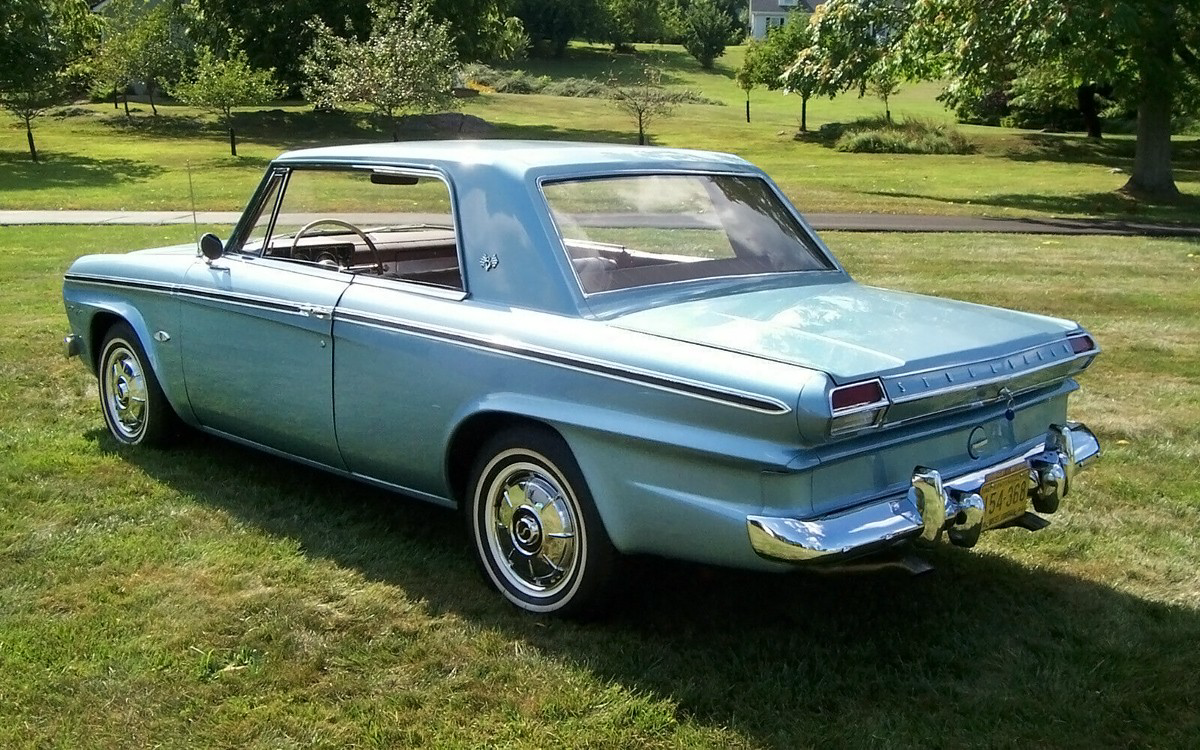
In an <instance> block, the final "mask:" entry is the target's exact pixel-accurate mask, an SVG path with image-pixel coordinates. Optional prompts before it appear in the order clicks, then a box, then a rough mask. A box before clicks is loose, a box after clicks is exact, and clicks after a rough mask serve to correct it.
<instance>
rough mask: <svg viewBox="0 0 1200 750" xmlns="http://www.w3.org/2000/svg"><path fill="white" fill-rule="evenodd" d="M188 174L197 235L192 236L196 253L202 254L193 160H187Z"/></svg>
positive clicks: (189, 193) (194, 227) (193, 228)
mask: <svg viewBox="0 0 1200 750" xmlns="http://www.w3.org/2000/svg"><path fill="white" fill-rule="evenodd" d="M186 163H187V175H188V197H190V198H191V199H192V230H193V231H194V232H195V236H194V237H193V238H192V239H194V240H195V241H196V254H197V255H199V254H200V222H199V221H198V220H197V219H196V189H195V188H193V187H192V160H191V159H188V160H187V162H186Z"/></svg>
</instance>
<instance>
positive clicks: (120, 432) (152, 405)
mask: <svg viewBox="0 0 1200 750" xmlns="http://www.w3.org/2000/svg"><path fill="white" fill-rule="evenodd" d="M97 370H98V372H97V375H98V380H99V385H100V409H101V411H103V412H104V422H105V424H107V425H108V431H109V432H111V433H112V436H113V437H114V438H116V439H117V440H118V441H119V442H122V443H125V444H126V445H155V446H161V445H165V444H167V443H169V442H170V439H171V437H172V436H173V435H174V434H175V431H176V428H177V417H176V416H175V412H174V411H173V410H172V409H171V404H170V403H169V402H168V401H167V397H166V396H165V395H163V392H162V388H161V387H160V386H159V384H158V378H156V377H155V376H154V370H153V369H151V367H150V363H149V361H148V360H147V358H146V351H145V349H143V348H142V344H141V342H140V341H138V337H137V334H136V333H134V331H133V329H132V328H130V327H129V325H128V324H127V323H117V324H115V325H113V327H112V328H110V329H109V330H108V333H106V334H105V336H104V343H103V344H102V345H101V347H100V361H99V366H98V368H97Z"/></svg>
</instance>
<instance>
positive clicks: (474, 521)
mask: <svg viewBox="0 0 1200 750" xmlns="http://www.w3.org/2000/svg"><path fill="white" fill-rule="evenodd" d="M468 492H469V493H470V494H469V496H468V498H467V508H466V510H467V528H468V531H469V533H470V536H471V542H472V545H473V547H474V550H475V554H476V556H477V558H478V561H479V564H480V566H481V567H482V568H483V572H484V574H485V575H486V576H487V578H488V580H489V581H490V582H491V583H492V585H494V586H495V587H496V588H497V589H498V590H499V591H500V593H502V594H504V596H505V597H506V598H507V599H508V600H509V601H511V602H512V603H513V604H515V605H517V606H518V607H520V608H521V609H524V610H527V611H530V612H536V613H541V614H567V615H579V614H585V613H588V612H591V611H593V610H594V609H595V608H596V606H597V605H599V604H600V603H602V602H603V599H604V595H605V594H606V593H607V592H608V589H609V586H610V584H611V581H612V578H613V567H614V564H615V562H616V558H617V552H616V550H615V549H614V548H613V546H612V542H611V541H610V540H609V538H608V534H607V533H606V532H605V530H604V525H603V524H602V523H601V522H600V516H599V514H598V513H597V512H596V508H595V504H594V503H593V502H592V496H591V493H590V492H589V491H588V488H587V484H586V483H585V482H584V479H583V474H582V473H581V472H580V471H579V466H578V464H576V462H575V458H574V456H573V455H571V451H570V449H569V448H568V447H567V445H566V443H565V442H564V441H563V440H562V438H561V437H559V436H558V435H556V434H554V433H552V432H550V431H549V430H546V429H536V428H520V429H513V430H508V431H505V432H503V433H500V434H499V435H496V436H495V437H493V438H492V439H490V440H489V441H488V442H487V443H486V444H485V445H484V447H483V449H482V450H481V451H480V454H479V457H478V458H477V459H476V461H475V466H474V468H473V470H472V472H471V480H470V483H469V485H468Z"/></svg>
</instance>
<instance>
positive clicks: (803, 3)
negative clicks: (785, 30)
mask: <svg viewBox="0 0 1200 750" xmlns="http://www.w3.org/2000/svg"><path fill="white" fill-rule="evenodd" d="M823 2H825V0H750V36H751V37H753V38H754V39H762V38H763V37H765V36H766V35H767V31H768V30H769V29H771V28H774V27H776V26H782V25H784V24H785V23H787V19H788V14H789V13H792V12H793V11H797V10H798V11H800V12H802V13H812V11H813V9H814V8H816V7H817V6H818V5H820V4H821V3H823Z"/></svg>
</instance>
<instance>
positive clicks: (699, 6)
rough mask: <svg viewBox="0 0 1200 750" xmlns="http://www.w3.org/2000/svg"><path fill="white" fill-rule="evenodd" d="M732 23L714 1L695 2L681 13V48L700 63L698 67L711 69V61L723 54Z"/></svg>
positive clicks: (698, 0)
mask: <svg viewBox="0 0 1200 750" xmlns="http://www.w3.org/2000/svg"><path fill="white" fill-rule="evenodd" d="M732 23H733V20H732V19H731V18H730V17H729V16H727V15H726V14H725V12H724V11H722V10H721V9H720V8H718V7H717V4H716V2H714V0H697V2H694V3H692V4H691V5H690V6H688V9H687V10H686V11H684V13H683V48H684V49H685V50H687V51H688V54H689V55H691V56H692V57H694V58H696V59H697V60H699V61H700V67H702V68H704V69H705V70H708V69H710V68H712V66H713V61H714V60H716V59H717V58H718V57H720V56H721V55H723V54H725V42H726V40H728V39H729V27H730V26H731V25H732Z"/></svg>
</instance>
